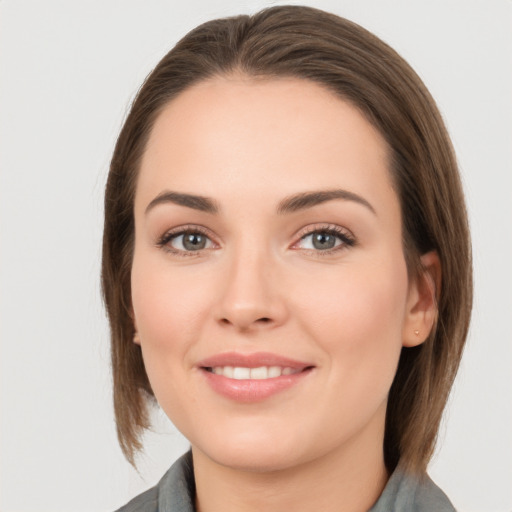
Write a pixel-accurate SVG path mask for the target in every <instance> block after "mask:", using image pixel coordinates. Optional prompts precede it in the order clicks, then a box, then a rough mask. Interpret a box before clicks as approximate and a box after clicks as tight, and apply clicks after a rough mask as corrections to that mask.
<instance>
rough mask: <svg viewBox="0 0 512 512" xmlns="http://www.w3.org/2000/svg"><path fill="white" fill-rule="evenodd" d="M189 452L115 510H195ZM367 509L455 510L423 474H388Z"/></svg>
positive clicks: (382, 511)
mask: <svg viewBox="0 0 512 512" xmlns="http://www.w3.org/2000/svg"><path fill="white" fill-rule="evenodd" d="M194 496H195V485H194V471H193V469H192V454H191V452H188V453H186V454H185V455H183V456H182V457H181V458H179V459H178V460H177V461H176V462H175V463H174V464H173V465H172V466H171V468H170V469H169V471H167V473H166V474H165V475H164V476H163V477H162V479H161V480H160V482H158V484H157V485H155V487H152V488H151V489H149V490H147V491H146V492H144V493H142V494H139V496H137V497H136V498H134V499H133V500H132V501H130V502H129V503H128V504H126V505H125V506H124V507H121V508H120V509H119V510H118V511H117V512H195V508H194ZM368 512H455V509H454V508H453V505H452V504H451V503H450V500H449V499H448V498H447V497H446V495H445V494H444V492H443V491H441V489H439V487H437V485H436V484H435V483H434V482H433V481H432V480H431V479H430V478H429V476H428V475H426V474H425V475H424V476H423V477H422V478H421V479H418V478H415V477H413V476H411V475H408V474H406V473H403V472H401V471H400V470H399V469H397V470H395V472H394V473H393V474H392V475H391V478H390V479H389V480H388V483H387V484H386V487H385V488H384V491H383V492H382V494H381V496H380V498H379V499H378V501H377V503H375V505H374V506H373V507H372V508H371V509H370V510H369V511H368Z"/></svg>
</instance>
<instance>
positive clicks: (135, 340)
mask: <svg viewBox="0 0 512 512" xmlns="http://www.w3.org/2000/svg"><path fill="white" fill-rule="evenodd" d="M130 316H131V318H132V322H133V343H135V345H140V336H139V331H137V322H136V321H135V313H134V311H133V306H132V308H131V311H130Z"/></svg>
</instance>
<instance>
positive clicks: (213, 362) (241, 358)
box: [197, 352, 313, 370]
mask: <svg viewBox="0 0 512 512" xmlns="http://www.w3.org/2000/svg"><path fill="white" fill-rule="evenodd" d="M197 366H199V367H200V368H215V367H218V366H236V367H242V368H259V367H261V366H281V367H283V368H293V369H296V370H303V369H305V368H309V367H312V366H313V365H312V364H311V363H305V362H302V361H297V360H295V359H290V358H288V357H284V356H281V355H278V354H272V353H271V352H254V353H252V354H241V353H238V352H224V353H221V354H215V355H213V356H211V357H207V358H206V359H203V360H202V361H200V362H199V363H198V364H197Z"/></svg>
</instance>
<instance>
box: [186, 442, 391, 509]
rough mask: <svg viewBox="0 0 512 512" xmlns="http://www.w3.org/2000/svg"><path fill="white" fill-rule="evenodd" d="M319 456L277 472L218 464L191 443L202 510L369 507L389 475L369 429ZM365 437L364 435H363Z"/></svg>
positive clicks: (380, 449)
mask: <svg viewBox="0 0 512 512" xmlns="http://www.w3.org/2000/svg"><path fill="white" fill-rule="evenodd" d="M369 434H373V435H368V436H367V437H366V438H363V439H358V440H355V441H354V440H353V441H352V442H351V443H347V445H346V446H343V445H342V446H340V447H338V448H336V449H335V450H332V451H330V452H329V453H327V454H323V455H321V456H319V457H317V458H315V459H312V460H307V461H305V462H302V463H299V464H297V465H293V467H289V468H285V469H279V470H275V471H264V472H262V471H259V472H256V471H250V470H240V469H237V468H231V467H228V466H225V465H222V464H219V463H217V462H216V461H214V460H212V459H211V458H210V457H208V456H207V455H206V454H205V453H204V452H202V451H200V450H199V449H197V448H195V447H193V448H192V455H193V461H194V474H195V481H196V509H197V511H198V512H235V511H236V512H253V511H254V512H255V511H261V510H265V511H266V512H282V511H283V510H294V512H310V511H313V510H322V511H323V512H334V511H335V512H366V511H367V510H369V509H370V508H371V507H372V505H373V504H374V503H375V502H376V501H377V499H378V497H379V496H380V494H381V493H382V490H383V489H384V486H385V485H386V482H387V479H388V473H387V470H386V467H385V464H384V457H383V450H382V442H383V438H382V436H377V438H376V436H375V432H370V433H369ZM363 437H364V436H363Z"/></svg>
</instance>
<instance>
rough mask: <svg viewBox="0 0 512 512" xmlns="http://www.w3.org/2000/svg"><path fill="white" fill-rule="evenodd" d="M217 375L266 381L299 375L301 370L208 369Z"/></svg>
mask: <svg viewBox="0 0 512 512" xmlns="http://www.w3.org/2000/svg"><path fill="white" fill-rule="evenodd" d="M206 370H207V371H211V372H212V373H214V374H215V375H222V376H224V377H227V378H228V379H235V380H246V379H250V380H266V379H275V378H277V377H281V376H282V375H293V374H294V373H299V372H300V371H301V370H300V369H298V368H291V367H289V366H285V367H281V366H259V367H258V368H247V367H243V366H215V367H214V368H207V369H206Z"/></svg>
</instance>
